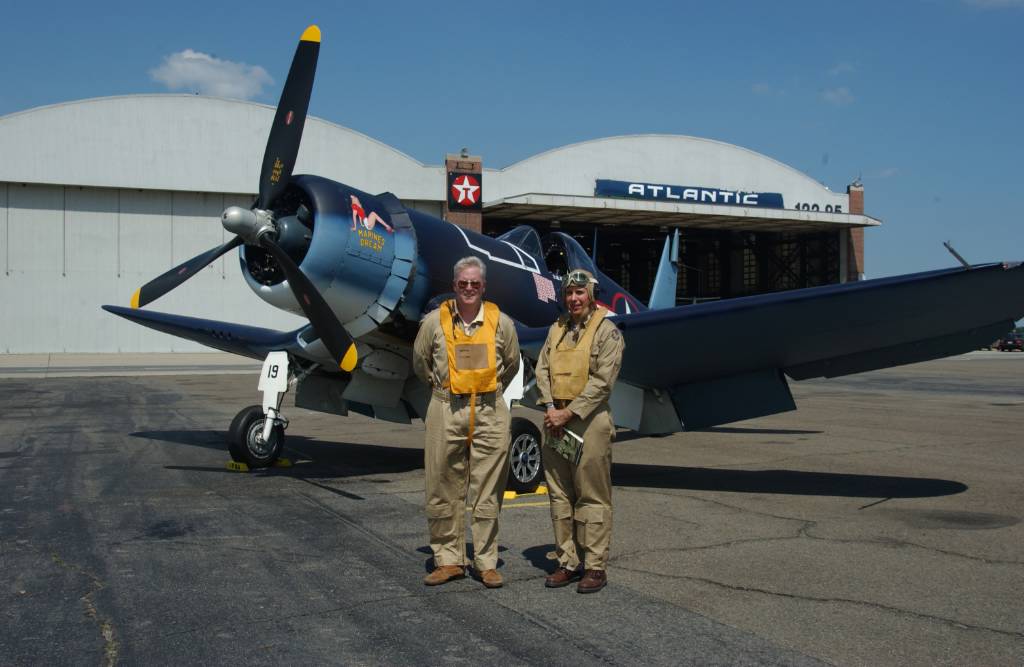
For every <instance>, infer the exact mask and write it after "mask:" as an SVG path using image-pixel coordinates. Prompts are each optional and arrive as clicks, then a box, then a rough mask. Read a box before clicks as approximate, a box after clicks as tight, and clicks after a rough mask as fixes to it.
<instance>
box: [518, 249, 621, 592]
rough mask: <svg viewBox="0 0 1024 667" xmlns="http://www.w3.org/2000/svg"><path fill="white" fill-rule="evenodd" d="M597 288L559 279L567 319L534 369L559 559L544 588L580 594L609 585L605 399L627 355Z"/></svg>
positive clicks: (583, 277)
mask: <svg viewBox="0 0 1024 667" xmlns="http://www.w3.org/2000/svg"><path fill="white" fill-rule="evenodd" d="M596 285H597V281H596V280H595V279H594V276H593V275H592V274H591V273H590V272H589V271H584V270H582V269H576V270H574V271H570V272H569V274H568V275H567V276H566V277H565V279H564V280H563V281H562V295H563V298H564V299H565V310H566V313H565V314H564V315H563V316H562V317H560V318H559V319H558V320H557V321H556V322H555V323H554V324H552V325H551V328H550V329H549V330H548V337H547V340H546V341H545V342H544V347H543V348H541V352H540V358H539V359H538V360H537V369H536V371H537V390H538V392H539V393H540V398H541V404H542V405H545V407H546V408H547V412H546V414H545V416H544V426H545V427H546V431H547V434H546V438H545V442H544V447H543V448H542V455H543V459H544V476H545V478H546V480H547V483H548V494H549V499H550V501H551V523H552V526H553V528H554V532H555V554H556V555H557V558H558V568H557V569H556V570H555V571H554V573H552V574H551V575H550V576H549V577H547V579H546V580H545V581H544V585H545V586H547V587H548V588H561V587H563V586H568V585H569V584H570V583H572V582H573V581H579V583H578V584H577V585H576V591H577V592H579V593H596V592H597V591H600V590H601V589H602V588H604V587H605V584H606V583H607V582H608V578H607V575H606V574H605V566H606V564H607V562H608V549H609V546H610V545H611V537H612V478H611V468H612V448H611V445H612V439H613V438H614V436H615V423H614V421H613V420H612V413H611V409H610V408H609V407H608V398H609V396H611V393H612V387H613V386H614V384H615V380H616V378H617V377H618V375H619V368H620V367H621V366H622V352H623V350H624V349H625V342H624V341H623V340H622V334H620V333H619V330H618V328H617V327H616V326H615V325H614V324H613V323H612V322H611V321H610V320H608V319H606V317H605V316H606V315H607V314H608V311H607V310H606V309H604V308H602V307H600V306H598V305H597V303H596V302H595V301H594V288H595V286H596Z"/></svg>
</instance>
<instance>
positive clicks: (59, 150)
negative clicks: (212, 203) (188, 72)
mask: <svg viewBox="0 0 1024 667" xmlns="http://www.w3.org/2000/svg"><path fill="white" fill-rule="evenodd" d="M273 118H274V108H273V107H270V106H267V105H265V104H256V103H253V102H244V101H240V100H229V99H221V98H214V97H204V96H198V95H125V96H120V97H104V98H96V99H88V100H81V101H76V102H66V103H61V104H55V105H52V106H46V107H40V108H36V109H30V110H28V111H23V112H19V113H14V114H11V115H8V116H4V117H2V118H0V146H3V158H2V160H0V181H9V182H29V183H60V184H65V185H83V186H96V187H118V188H139V189H158V190H183V191H192V192H236V193H251V192H255V191H256V189H257V185H258V178H259V171H260V166H261V164H262V161H263V150H264V147H265V146H266V141H267V134H268V132H269V130H270V124H271V122H272V121H273ZM295 172H296V173H313V174H318V175H320V176H325V177H327V178H331V179H334V180H338V181H342V182H344V183H348V184H350V185H353V186H355V187H358V188H360V189H363V190H366V191H368V192H382V191H385V190H393V191H394V192H395V194H396V195H398V196H399V197H402V198H408V199H436V198H437V196H438V192H439V191H440V190H442V189H443V183H444V181H443V178H444V175H443V171H442V169H441V167H429V166H426V165H423V164H421V163H420V162H418V161H416V160H414V159H413V158H411V157H409V156H408V155H405V154H404V153H401V152H400V151H397V150H395V149H394V148H391V147H390V146H387V145H385V144H383V143H381V142H379V141H376V140H374V139H371V138H370V137H367V136H366V135H364V134H360V133H359V132H355V131H353V130H350V129H348V128H345V127H341V126H339V125H335V124H333V123H329V122H327V121H324V120H321V119H319V118H315V117H312V116H311V117H309V118H308V119H307V121H306V126H305V130H304V133H303V137H302V145H301V147H300V149H299V155H298V159H297V161H296V167H295Z"/></svg>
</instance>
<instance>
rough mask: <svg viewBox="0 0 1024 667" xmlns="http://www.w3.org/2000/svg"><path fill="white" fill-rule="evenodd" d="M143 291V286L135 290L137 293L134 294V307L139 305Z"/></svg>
mask: <svg viewBox="0 0 1024 667" xmlns="http://www.w3.org/2000/svg"><path fill="white" fill-rule="evenodd" d="M140 292H142V288H141V287H140V288H139V289H137V290H135V294H132V308H138V307H139V293H140Z"/></svg>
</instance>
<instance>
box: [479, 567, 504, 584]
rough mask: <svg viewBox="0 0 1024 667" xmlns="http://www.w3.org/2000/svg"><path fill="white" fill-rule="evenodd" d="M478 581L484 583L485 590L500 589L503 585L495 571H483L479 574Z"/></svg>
mask: <svg viewBox="0 0 1024 667" xmlns="http://www.w3.org/2000/svg"><path fill="white" fill-rule="evenodd" d="M480 581H482V582H484V586H486V587H487V588H501V585H502V584H503V583H504V582H503V581H502V579H501V575H500V574H499V573H498V571H497V570H484V571H483V572H481V573H480Z"/></svg>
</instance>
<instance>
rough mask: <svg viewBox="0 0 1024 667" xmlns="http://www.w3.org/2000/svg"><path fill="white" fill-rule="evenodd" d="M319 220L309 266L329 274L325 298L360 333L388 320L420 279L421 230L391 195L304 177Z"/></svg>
mask: <svg viewBox="0 0 1024 667" xmlns="http://www.w3.org/2000/svg"><path fill="white" fill-rule="evenodd" d="M296 183H297V185H299V187H301V188H302V189H303V190H305V191H306V193H307V194H308V195H309V196H310V199H311V200H312V202H313V206H314V209H315V215H316V219H317V224H316V227H315V228H314V237H313V244H312V246H311V248H310V252H309V254H308V255H307V257H306V260H305V261H304V262H303V270H306V269H307V267H309V271H310V272H311V273H313V274H315V275H320V276H324V277H329V285H328V286H327V288H326V290H325V292H324V297H325V298H326V299H327V301H328V303H330V304H331V307H332V308H333V309H334V310H335V312H336V313H337V314H338V316H339V318H340V319H341V321H342V322H343V323H344V325H345V328H346V329H347V330H348V331H349V333H350V334H351V335H352V336H354V337H358V336H362V335H365V334H367V333H369V332H371V331H373V330H374V329H376V328H377V327H378V326H380V324H382V323H383V322H384V321H385V320H387V319H388V317H389V316H390V315H391V313H392V311H394V310H395V309H396V308H397V307H398V305H399V303H400V301H401V299H402V297H403V296H404V295H405V294H406V291H407V290H408V288H409V286H410V285H411V283H412V280H413V277H414V267H415V261H416V232H415V230H414V228H413V225H412V221H411V220H410V218H409V214H408V213H407V212H406V210H405V208H404V207H403V206H402V203H401V202H400V201H399V200H398V198H397V197H395V196H394V195H392V194H391V193H384V194H381V195H370V194H367V193H365V192H362V191H359V190H356V189H354V188H349V187H346V186H344V185H341V184H339V183H334V182H332V181H328V180H326V179H322V178H318V177H313V176H300V177H297V178H296Z"/></svg>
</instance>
